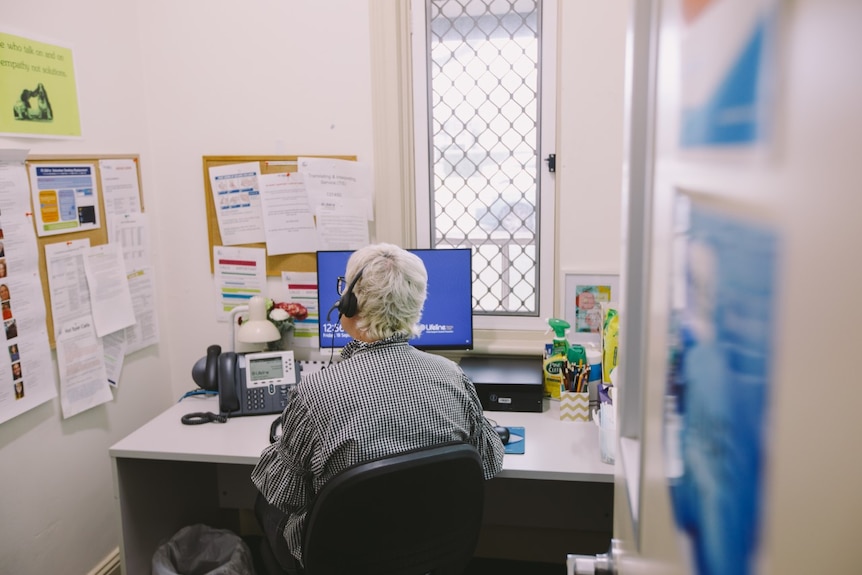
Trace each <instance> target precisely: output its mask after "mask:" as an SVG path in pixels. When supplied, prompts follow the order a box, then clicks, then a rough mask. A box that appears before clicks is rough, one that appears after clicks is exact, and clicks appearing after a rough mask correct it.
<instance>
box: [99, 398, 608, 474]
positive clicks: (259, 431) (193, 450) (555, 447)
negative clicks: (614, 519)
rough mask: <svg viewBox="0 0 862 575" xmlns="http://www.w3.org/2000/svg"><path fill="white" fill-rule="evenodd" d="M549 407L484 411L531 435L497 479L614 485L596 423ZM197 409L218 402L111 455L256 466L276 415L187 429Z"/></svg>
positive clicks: (186, 409)
mask: <svg viewBox="0 0 862 575" xmlns="http://www.w3.org/2000/svg"><path fill="white" fill-rule="evenodd" d="M546 403H548V404H549V405H548V409H547V410H546V411H544V412H542V413H519V412H505V411H487V412H485V416H486V417H487V418H488V419H491V420H495V421H496V422H497V424H498V425H504V426H517V427H523V428H524V435H525V436H526V439H525V441H526V444H525V449H524V454H523V455H511V454H507V455H506V456H505V457H504V458H503V470H502V471H501V472H500V474H499V475H498V477H506V478H513V479H544V480H561V481H593V482H601V483H612V482H613V481H614V466H613V465H608V464H606V463H602V461H601V458H600V456H599V439H598V428H597V427H596V425H595V424H594V423H593V422H571V421H560V419H559V404H558V403H557V402H555V401H550V402H546ZM197 411H211V412H213V413H217V412H218V399H217V398H215V397H207V398H200V397H189V398H186V399H184V400H183V401H181V402H180V403H177V404H175V405H174V406H172V407H171V408H169V409H168V410H166V411H164V412H163V413H162V414H160V415H158V416H156V417H155V418H154V419H153V420H151V421H150V422H148V423H146V424H144V425H143V426H141V427H140V428H139V429H137V430H136V431H134V432H132V433H131V434H130V435H128V436H127V437H125V438H124V439H122V440H120V441H118V442H117V443H116V444H114V445H113V446H112V447H111V448H110V451H109V452H110V455H111V457H114V458H131V459H160V460H171V461H196V462H207V463H230V464H240V465H250V466H252V465H254V464H256V463H257V461H258V458H259V457H260V452H261V451H262V450H263V448H264V447H266V446H267V445H268V444H269V427H270V424H271V423H272V422H273V421H274V420H275V419H276V417H277V416H276V415H258V416H253V417H237V418H232V419H229V420H228V422H227V423H204V424H201V425H183V423H182V422H181V421H180V418H181V417H182V416H183V415H185V414H187V413H192V412H197Z"/></svg>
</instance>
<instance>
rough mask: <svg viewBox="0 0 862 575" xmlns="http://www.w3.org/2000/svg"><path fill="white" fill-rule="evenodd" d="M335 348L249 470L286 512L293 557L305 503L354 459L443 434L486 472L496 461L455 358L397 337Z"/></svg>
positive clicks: (496, 450)
mask: <svg viewBox="0 0 862 575" xmlns="http://www.w3.org/2000/svg"><path fill="white" fill-rule="evenodd" d="M341 356H342V358H343V360H344V361H341V362H340V363H337V364H333V365H331V366H329V367H327V368H326V369H324V370H321V371H319V372H316V373H312V374H310V375H308V376H307V377H306V378H303V380H302V382H301V383H299V384H298V385H297V386H296V388H295V391H294V393H293V394H292V395H291V397H290V399H289V401H288V404H287V408H286V409H285V410H284V413H283V414H282V417H281V424H282V433H281V437H280V438H279V440H278V441H276V442H275V443H273V444H272V445H270V446H269V447H267V448H266V449H264V451H263V453H262V454H261V458H260V461H259V462H258V464H257V466H256V467H255V468H254V471H252V475H251V479H252V481H253V482H254V484H255V485H256V486H257V488H258V489H259V490H260V492H261V493H262V494H263V495H264V496H265V497H266V499H267V500H268V501H269V502H270V503H272V504H273V505H274V506H276V507H278V508H279V509H281V510H282V511H284V512H285V513H287V514H288V515H289V518H288V521H287V525H286V526H285V529H284V536H285V539H286V541H287V543H288V547H289V548H290V549H291V552H292V553H293V554H294V556H296V558H297V559H299V560H300V561H301V560H302V537H303V526H304V524H305V515H306V512H307V510H308V506H309V504H310V503H311V501H312V499H313V498H314V496H315V494H316V493H317V492H319V491H320V489H321V487H322V486H323V485H324V483H326V482H327V481H328V480H329V479H330V478H332V477H333V476H334V475H336V474H338V473H339V472H340V471H343V470H344V469H346V468H348V467H350V466H351V465H355V464H357V463H361V462H363V461H367V460H369V459H374V458H377V457H382V456H386V455H392V454H395V453H400V452H403V451H409V450H411V449H416V448H420V447H428V446H432V445H437V444H440V443H446V442H449V441H464V442H466V443H469V444H471V445H473V446H474V447H476V449H477V450H478V452H479V456H480V457H481V459H482V462H483V467H484V471H485V478H486V479H490V478H492V477H494V475H496V474H497V473H498V472H499V471H500V468H501V466H502V464H503V444H502V442H501V441H500V438H499V436H498V435H497V433H496V432H495V431H494V429H493V427H492V426H491V424H490V423H489V422H488V421H487V420H486V419H485V417H484V416H483V415H482V406H481V404H480V403H479V399H478V397H477V396H476V390H475V388H474V387H473V383H472V382H471V381H470V380H469V379H468V378H467V376H466V375H464V373H463V372H462V371H461V369H460V368H459V367H458V366H457V365H456V364H455V363H454V362H453V361H451V360H449V359H446V358H444V357H440V356H436V355H432V354H428V353H425V352H422V351H419V350H417V349H416V348H414V347H413V346H411V345H410V344H409V343H408V342H407V338H406V337H404V336H394V337H391V338H388V339H384V340H381V341H377V342H374V343H364V342H358V341H352V342H350V343H349V344H348V345H347V346H345V348H344V350H343V351H342V352H341Z"/></svg>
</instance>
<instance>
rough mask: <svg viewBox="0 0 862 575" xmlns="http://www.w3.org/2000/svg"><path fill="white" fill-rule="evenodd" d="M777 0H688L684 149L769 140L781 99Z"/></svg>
mask: <svg viewBox="0 0 862 575" xmlns="http://www.w3.org/2000/svg"><path fill="white" fill-rule="evenodd" d="M776 14H777V10H776V8H775V2H774V0H683V1H682V16H683V25H682V28H681V29H682V33H681V42H680V44H679V56H680V84H681V118H680V144H681V147H683V148H696V147H717V146H750V145H754V144H759V143H763V142H764V141H765V139H766V137H767V136H768V131H769V120H770V116H771V111H772V109H773V108H774V106H775V104H774V98H775V90H774V86H775V70H776V68H777V66H776V65H775V63H774V59H775V50H774V48H775V28H776V26H775V21H776Z"/></svg>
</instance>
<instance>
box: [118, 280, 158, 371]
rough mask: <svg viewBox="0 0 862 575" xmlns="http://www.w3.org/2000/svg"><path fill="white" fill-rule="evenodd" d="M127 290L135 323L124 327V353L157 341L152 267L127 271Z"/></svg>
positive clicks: (156, 316)
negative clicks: (129, 294)
mask: <svg viewBox="0 0 862 575" xmlns="http://www.w3.org/2000/svg"><path fill="white" fill-rule="evenodd" d="M126 277H127V278H128V281H129V292H130V293H131V294H132V308H133V310H134V312H135V320H136V321H135V325H132V326H129V327H127V328H126V329H125V338H124V341H125V343H126V347H125V355H129V354H130V353H134V352H136V351H138V350H141V349H144V348H145V347H149V346H151V345H155V344H157V343H159V315H158V314H157V313H156V286H155V278H154V277H153V268H151V267H145V268H141V269H138V270H133V271H131V272H129V273H128V274H127V276H126Z"/></svg>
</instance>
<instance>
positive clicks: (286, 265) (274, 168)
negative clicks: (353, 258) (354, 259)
mask: <svg viewBox="0 0 862 575" xmlns="http://www.w3.org/2000/svg"><path fill="white" fill-rule="evenodd" d="M299 158H332V159H335V160H351V161H354V162H355V161H356V156H319V155H318V156H315V155H302V156H204V157H203V168H204V195H205V196H206V206H207V231H208V235H209V258H210V273H215V262H213V247H215V246H221V245H223V244H222V239H221V232H220V231H219V227H218V216H217V215H216V210H215V202H214V201H213V191H212V185H211V184H210V168H213V167H216V166H224V165H227V164H243V163H246V162H258V163H259V164H260V173H261V174H280V173H284V172H295V171H297V169H298V166H297V161H298V160H299ZM242 247H247V248H264V249H266V244H265V243H256V244H243V245H242ZM316 269H317V259H316V256H315V254H314V253H305V254H281V255H272V256H270V255H267V257H266V275H268V276H278V277H280V276H281V272H283V271H292V272H313V271H315V270H316Z"/></svg>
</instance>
